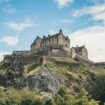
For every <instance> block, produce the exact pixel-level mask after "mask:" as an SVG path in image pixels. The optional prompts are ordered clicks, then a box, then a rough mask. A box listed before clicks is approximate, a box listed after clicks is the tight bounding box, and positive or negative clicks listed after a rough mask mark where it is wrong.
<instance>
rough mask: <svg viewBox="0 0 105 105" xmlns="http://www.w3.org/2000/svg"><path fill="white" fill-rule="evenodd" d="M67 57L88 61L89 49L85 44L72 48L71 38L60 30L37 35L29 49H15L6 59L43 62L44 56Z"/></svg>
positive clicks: (14, 61)
mask: <svg viewBox="0 0 105 105" xmlns="http://www.w3.org/2000/svg"><path fill="white" fill-rule="evenodd" d="M45 56H46V57H65V58H71V59H76V60H79V59H78V58H81V59H84V60H86V61H88V51H87V49H86V48H85V46H81V47H78V46H76V47H72V48H70V39H69V37H68V36H65V35H64V34H63V31H62V30H60V31H59V32H58V33H57V34H54V35H48V36H47V37H46V36H43V38H41V37H39V36H37V37H36V39H35V40H34V41H33V43H32V44H31V50H29V51H13V54H12V55H5V56H4V61H5V62H8V63H11V64H15V63H21V64H31V63H36V64H41V63H42V62H43V60H44V59H43V58H44V57H45Z"/></svg>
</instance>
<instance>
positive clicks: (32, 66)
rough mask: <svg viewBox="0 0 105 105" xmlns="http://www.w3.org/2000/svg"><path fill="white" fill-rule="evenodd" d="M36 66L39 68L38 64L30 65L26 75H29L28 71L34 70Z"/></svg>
mask: <svg viewBox="0 0 105 105" xmlns="http://www.w3.org/2000/svg"><path fill="white" fill-rule="evenodd" d="M38 66H39V65H38V64H31V65H30V66H29V67H28V70H27V73H29V72H30V71H32V70H34V69H36V68H37V67H38Z"/></svg>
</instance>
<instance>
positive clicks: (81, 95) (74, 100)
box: [0, 62, 105, 105]
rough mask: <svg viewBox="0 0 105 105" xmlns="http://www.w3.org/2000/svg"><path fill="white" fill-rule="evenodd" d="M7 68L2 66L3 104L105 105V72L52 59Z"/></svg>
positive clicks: (1, 90) (0, 102)
mask: <svg viewBox="0 0 105 105" xmlns="http://www.w3.org/2000/svg"><path fill="white" fill-rule="evenodd" d="M3 65H5V64H3ZM6 67H7V65H5V69H4V66H2V65H1V68H0V69H1V70H0V72H1V73H0V78H2V79H1V80H0V85H1V86H2V87H3V86H5V88H4V89H3V88H2V87H1V88H0V105H99V104H100V105H104V102H105V72H103V71H102V73H100V72H101V71H100V72H99V71H96V70H92V69H90V68H89V67H87V66H84V65H82V64H80V65H74V64H72V63H70V64H66V63H62V64H60V63H57V64H55V63H52V62H48V63H46V64H44V65H35V64H30V65H27V66H25V67H23V66H21V65H18V66H16V67H14V66H13V67H9V68H6ZM23 69H24V70H23ZM8 74H9V75H8ZM10 75H11V78H8V76H10ZM4 80H5V81H4ZM16 81H18V82H16ZM7 83H10V84H7ZM6 84H7V85H6ZM11 87H12V88H11Z"/></svg>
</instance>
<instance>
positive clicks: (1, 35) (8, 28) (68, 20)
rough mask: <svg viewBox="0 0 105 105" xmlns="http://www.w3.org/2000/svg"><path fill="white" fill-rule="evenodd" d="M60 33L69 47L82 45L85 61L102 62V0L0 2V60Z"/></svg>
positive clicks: (104, 43) (104, 26)
mask: <svg viewBox="0 0 105 105" xmlns="http://www.w3.org/2000/svg"><path fill="white" fill-rule="evenodd" d="M60 29H62V30H63V33H64V35H65V36H69V38H70V47H73V46H76V45H78V46H82V45H85V46H86V48H87V49H88V55H89V59H91V60H93V61H95V62H104V61H105V0H0V60H2V59H3V56H4V55H5V54H11V53H12V52H13V51H15V50H16V51H17V50H30V45H31V43H32V42H33V41H34V39H35V38H36V36H37V35H39V36H40V37H42V36H43V35H46V36H47V35H48V34H51V35H53V34H55V33H57V32H59V30H60Z"/></svg>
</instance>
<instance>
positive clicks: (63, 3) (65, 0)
mask: <svg viewBox="0 0 105 105" xmlns="http://www.w3.org/2000/svg"><path fill="white" fill-rule="evenodd" d="M72 1H73V0H56V2H57V4H58V6H59V7H60V8H62V7H64V6H66V5H67V4H68V3H71V2H72Z"/></svg>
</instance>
